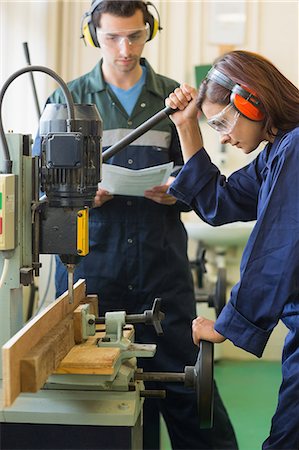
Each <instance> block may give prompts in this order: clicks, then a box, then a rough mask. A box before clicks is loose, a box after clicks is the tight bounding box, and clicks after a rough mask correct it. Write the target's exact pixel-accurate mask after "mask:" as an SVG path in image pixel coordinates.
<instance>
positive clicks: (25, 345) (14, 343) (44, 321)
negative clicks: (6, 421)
mask: <svg viewBox="0 0 299 450" xmlns="http://www.w3.org/2000/svg"><path fill="white" fill-rule="evenodd" d="M84 297H85V282H84V280H79V281H77V283H76V284H75V285H74V302H73V303H72V304H70V303H69V296H68V292H65V293H64V294H62V295H61V296H60V297H59V298H58V299H57V300H55V301H54V302H53V303H52V304H50V305H49V306H48V307H47V308H45V309H44V310H43V311H42V312H41V313H40V314H38V315H37V316H36V317H34V318H33V319H32V320H30V321H29V322H28V323H27V324H26V325H25V326H24V327H23V328H22V329H21V330H20V331H19V332H18V333H16V334H15V335H14V336H13V337H12V338H11V339H10V340H9V341H8V342H7V343H6V344H5V345H4V346H3V347H2V360H3V402H4V407H7V406H10V405H11V404H12V403H13V402H14V400H15V399H16V398H17V396H18V395H19V394H20V392H21V373H20V361H21V359H22V358H23V357H24V356H25V355H26V354H27V353H28V352H29V351H30V350H31V349H32V348H33V347H34V346H35V345H36V344H37V343H38V342H39V340H40V339H41V338H42V337H43V336H44V335H45V334H47V333H48V332H49V331H50V330H51V329H52V328H54V327H55V326H56V325H57V324H58V323H59V322H61V321H62V320H63V319H64V318H65V317H66V316H67V315H68V314H69V313H71V312H72V311H74V309H76V308H77V306H78V304H79V303H80V301H81V300H82V298H84Z"/></svg>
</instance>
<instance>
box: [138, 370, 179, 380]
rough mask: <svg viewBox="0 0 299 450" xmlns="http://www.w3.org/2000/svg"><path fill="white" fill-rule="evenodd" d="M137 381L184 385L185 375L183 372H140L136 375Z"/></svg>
mask: <svg viewBox="0 0 299 450" xmlns="http://www.w3.org/2000/svg"><path fill="white" fill-rule="evenodd" d="M134 378H135V380H142V381H171V382H177V383H182V382H183V383H184V381H185V373H181V372H177V373H176V372H140V373H138V372H137V373H136V374H135V375H134Z"/></svg>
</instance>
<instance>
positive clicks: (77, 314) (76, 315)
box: [74, 304, 84, 344]
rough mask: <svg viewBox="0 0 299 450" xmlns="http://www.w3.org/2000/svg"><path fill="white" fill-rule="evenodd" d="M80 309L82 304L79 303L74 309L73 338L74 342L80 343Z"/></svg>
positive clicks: (81, 329)
mask: <svg viewBox="0 0 299 450" xmlns="http://www.w3.org/2000/svg"><path fill="white" fill-rule="evenodd" d="M82 309H84V305H81V304H80V305H79V306H78V308H76V309H75V311H74V338H75V344H82V343H83V341H84V339H83V327H82Z"/></svg>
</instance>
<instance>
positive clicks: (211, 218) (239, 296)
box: [169, 127, 299, 450]
mask: <svg viewBox="0 0 299 450" xmlns="http://www.w3.org/2000/svg"><path fill="white" fill-rule="evenodd" d="M298 168H299V127H296V128H294V129H293V130H290V131H288V132H282V131H279V132H278V134H277V136H276V138H275V141H274V143H273V144H270V143H269V144H267V145H266V147H265V148H264V150H263V151H262V152H261V153H260V154H259V155H258V156H257V158H256V159H255V160H254V161H253V162H252V163H251V164H249V165H248V166H246V167H244V168H242V169H240V170H238V171H236V172H235V173H233V174H232V175H231V176H230V177H229V178H228V179H226V178H225V177H224V176H223V175H221V174H220V172H219V170H218V169H217V167H216V166H215V165H213V164H212V162H211V160H210V158H209V156H208V155H207V153H206V151H205V150H204V149H201V150H200V151H199V152H198V153H196V154H195V155H194V156H193V157H192V158H191V159H190V160H189V161H188V162H187V164H186V165H185V166H184V168H183V169H182V171H181V172H180V174H179V175H178V177H177V178H176V179H175V181H174V183H173V184H172V185H171V187H170V189H169V191H170V193H171V194H172V195H174V196H175V197H176V198H177V199H179V200H181V201H184V202H185V203H186V204H187V205H190V206H191V207H192V208H193V209H194V210H195V211H196V213H197V214H198V215H199V216H200V217H201V218H202V219H203V220H205V221H206V222H208V223H210V224H211V225H215V226H216V225H220V224H224V223H229V222H234V221H248V220H253V219H257V221H256V224H255V227H254V229H253V231H252V233H251V236H250V238H249V240H248V243H247V245H246V247H245V250H244V254H243V257H242V261H241V274H240V281H239V282H238V284H237V285H236V286H234V288H233V289H232V292H231V297H230V300H229V302H228V304H227V305H226V306H225V308H224V309H223V311H222V312H221V314H220V316H219V317H218V319H217V320H216V324H215V329H216V330H217V331H218V332H219V333H221V334H222V335H223V336H225V337H226V338H228V339H229V340H231V341H232V342H233V343H234V345H236V346H238V347H241V348H243V349H244V350H246V351H248V352H250V353H253V354H254V355H256V356H258V357H261V356H262V353H263V350H264V348H265V346H266V343H267V341H268V339H269V337H270V334H271V332H272V330H273V328H274V327H275V326H276V325H277V323H278V321H279V320H282V322H283V323H284V324H285V325H286V327H287V328H288V329H289V333H288V335H287V337H286V340H285V344H284V349H283V355H282V376H283V380H282V384H281V388H280V392H279V397H278V406H277V410H276V412H275V415H274V417H273V419H272V426H271V432H270V436H269V437H268V439H267V440H266V441H265V442H264V444H263V448H264V449H265V450H266V449H267V450H269V449H272V450H274V449H275V450H278V449H279V450H282V449H285V450H286V449H287V450H298V449H299V202H298V197H299V175H298Z"/></svg>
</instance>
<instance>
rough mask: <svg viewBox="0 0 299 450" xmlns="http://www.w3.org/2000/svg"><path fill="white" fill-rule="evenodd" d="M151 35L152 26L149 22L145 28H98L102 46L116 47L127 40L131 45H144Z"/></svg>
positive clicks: (98, 36)
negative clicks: (104, 29)
mask: <svg viewBox="0 0 299 450" xmlns="http://www.w3.org/2000/svg"><path fill="white" fill-rule="evenodd" d="M149 37H150V26H149V24H148V23H146V24H145V26H144V27H143V28H135V29H131V30H116V31H103V30H101V29H100V28H97V38H98V41H99V44H100V46H101V47H107V48H116V47H119V46H120V45H122V44H123V42H124V41H125V40H127V41H128V44H129V45H136V46H137V45H143V44H145V43H146V41H147V40H148V39H149Z"/></svg>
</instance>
